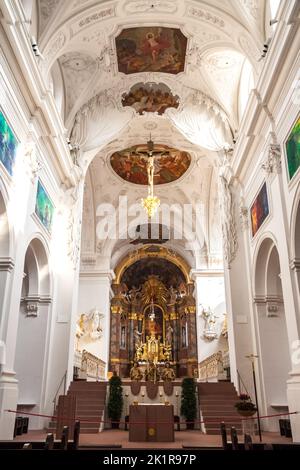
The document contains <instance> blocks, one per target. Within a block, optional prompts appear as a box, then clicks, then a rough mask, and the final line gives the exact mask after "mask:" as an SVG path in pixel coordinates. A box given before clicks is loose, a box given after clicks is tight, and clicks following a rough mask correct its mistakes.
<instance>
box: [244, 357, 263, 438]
mask: <svg viewBox="0 0 300 470" xmlns="http://www.w3.org/2000/svg"><path fill="white" fill-rule="evenodd" d="M246 357H247V359H250V361H251V365H252V377H253V385H254V393H255V404H256V408H257V425H258V434H259V440H260V442H262V436H261V427H260V415H259V408H258V400H257V387H256V375H255V367H254V360H255V359H257V358H258V356H256V355H255V354H250V355H249V356H246Z"/></svg>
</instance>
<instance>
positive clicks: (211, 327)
mask: <svg viewBox="0 0 300 470" xmlns="http://www.w3.org/2000/svg"><path fill="white" fill-rule="evenodd" d="M202 316H203V318H204V320H205V326H204V331H203V336H204V338H206V339H209V340H213V339H216V338H217V336H218V334H217V331H216V318H217V317H216V315H215V314H214V312H213V311H212V310H211V308H210V307H208V308H207V309H206V310H205V309H203V311H202Z"/></svg>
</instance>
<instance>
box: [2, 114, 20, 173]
mask: <svg viewBox="0 0 300 470" xmlns="http://www.w3.org/2000/svg"><path fill="white" fill-rule="evenodd" d="M17 148H18V141H17V139H16V137H15V135H14V133H13V131H12V130H11V128H10V126H9V124H8V122H7V120H6V119H5V116H4V114H3V113H2V112H1V111H0V161H1V163H2V164H3V166H4V168H5V169H6V170H7V171H8V173H9V174H10V175H11V176H12V174H13V168H14V164H15V161H16V156H17Z"/></svg>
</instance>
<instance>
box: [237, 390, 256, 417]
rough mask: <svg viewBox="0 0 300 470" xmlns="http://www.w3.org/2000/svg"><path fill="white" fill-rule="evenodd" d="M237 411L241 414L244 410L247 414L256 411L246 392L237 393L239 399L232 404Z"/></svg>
mask: <svg viewBox="0 0 300 470" xmlns="http://www.w3.org/2000/svg"><path fill="white" fill-rule="evenodd" d="M234 406H235V408H236V409H237V411H238V412H239V413H241V414H244V412H245V413H246V414H248V415H251V414H254V413H255V412H256V411H257V408H256V405H255V404H254V403H252V401H251V398H250V396H249V395H247V394H246V393H241V394H240V395H239V401H237V402H236V404H235V405H234Z"/></svg>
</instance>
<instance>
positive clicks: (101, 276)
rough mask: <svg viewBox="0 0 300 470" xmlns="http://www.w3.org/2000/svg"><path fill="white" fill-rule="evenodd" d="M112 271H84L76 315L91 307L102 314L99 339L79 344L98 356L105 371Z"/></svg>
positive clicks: (108, 337) (108, 342)
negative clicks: (101, 328) (103, 363)
mask: <svg viewBox="0 0 300 470" xmlns="http://www.w3.org/2000/svg"><path fill="white" fill-rule="evenodd" d="M112 278H113V276H112V272H107V273H103V272H98V273H97V272H95V273H93V275H88V274H87V273H85V274H84V275H83V274H82V275H81V276H80V282H79V296H78V316H77V318H79V316H80V315H81V314H82V313H88V312H90V311H91V310H93V309H97V310H99V311H100V312H101V313H103V314H104V318H103V319H102V325H103V333H102V337H101V338H100V340H96V341H92V340H88V341H87V340H86V338H84V341H83V342H81V343H80V346H81V347H83V346H84V349H86V350H87V351H89V352H91V353H92V354H94V355H95V356H97V357H99V358H100V359H101V360H102V361H104V362H105V363H106V371H107V367H108V362H109V347H110V291H111V281H112Z"/></svg>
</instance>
